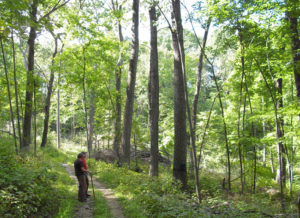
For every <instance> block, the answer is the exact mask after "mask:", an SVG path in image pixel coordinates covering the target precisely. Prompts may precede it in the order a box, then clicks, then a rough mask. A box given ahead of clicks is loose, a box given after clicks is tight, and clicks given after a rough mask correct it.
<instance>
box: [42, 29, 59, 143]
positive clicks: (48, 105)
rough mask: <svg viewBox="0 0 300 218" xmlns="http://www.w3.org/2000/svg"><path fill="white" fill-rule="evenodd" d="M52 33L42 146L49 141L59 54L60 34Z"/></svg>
mask: <svg viewBox="0 0 300 218" xmlns="http://www.w3.org/2000/svg"><path fill="white" fill-rule="evenodd" d="M50 33H51V35H52V36H53V38H54V52H53V55H52V65H51V72H50V80H49V84H48V90H47V97H46V102H45V118H44V129H43V136H42V143H41V147H45V146H46V143H47V135H48V126H49V124H48V123H49V115H50V108H51V96H52V87H53V81H54V65H55V57H56V54H57V40H58V36H55V35H54V33H53V32H52V31H50Z"/></svg>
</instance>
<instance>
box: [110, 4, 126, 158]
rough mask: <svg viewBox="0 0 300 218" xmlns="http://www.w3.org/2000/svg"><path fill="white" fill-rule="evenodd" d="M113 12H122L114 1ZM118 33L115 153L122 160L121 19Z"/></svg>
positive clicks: (122, 39)
mask: <svg viewBox="0 0 300 218" xmlns="http://www.w3.org/2000/svg"><path fill="white" fill-rule="evenodd" d="M112 5H113V10H119V11H121V10H122V8H121V6H119V5H118V1H116V2H114V1H113V0H112ZM118 32H119V42H120V49H119V52H120V54H119V60H118V64H117V65H118V68H117V70H116V71H115V88H116V110H115V137H114V142H113V143H114V144H113V146H114V152H115V153H116V155H117V157H118V159H119V160H120V144H121V116H122V106H121V102H122V99H121V79H122V65H123V58H122V53H121V44H122V42H123V41H124V38H123V33H122V24H121V21H120V19H118Z"/></svg>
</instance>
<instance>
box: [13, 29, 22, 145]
mask: <svg viewBox="0 0 300 218" xmlns="http://www.w3.org/2000/svg"><path fill="white" fill-rule="evenodd" d="M11 42H12V52H13V65H14V82H15V95H16V109H17V121H18V134H19V143H20V148H21V147H22V133H21V123H20V120H21V118H20V111H19V95H18V82H17V70H16V52H15V42H14V33H13V31H12V33H11Z"/></svg>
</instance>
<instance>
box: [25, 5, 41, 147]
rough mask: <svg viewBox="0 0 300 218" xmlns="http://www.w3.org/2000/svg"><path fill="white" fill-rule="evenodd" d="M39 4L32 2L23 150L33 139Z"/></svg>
mask: <svg viewBox="0 0 300 218" xmlns="http://www.w3.org/2000/svg"><path fill="white" fill-rule="evenodd" d="M37 6H38V0H33V3H32V4H31V11H30V17H31V21H32V24H31V26H30V33H29V39H28V50H29V52H28V70H27V83H26V97H25V115H24V121H23V139H22V140H23V141H22V148H21V149H22V150H28V149H29V145H30V141H31V118H32V95H33V83H34V78H33V74H34V47H35V39H36V23H37Z"/></svg>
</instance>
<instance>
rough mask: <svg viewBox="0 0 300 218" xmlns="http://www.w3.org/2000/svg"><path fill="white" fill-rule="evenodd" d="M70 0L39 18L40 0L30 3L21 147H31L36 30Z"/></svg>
mask: <svg viewBox="0 0 300 218" xmlns="http://www.w3.org/2000/svg"><path fill="white" fill-rule="evenodd" d="M69 1H70V0H66V1H65V2H63V3H61V4H59V3H60V1H58V3H56V4H54V6H53V7H52V8H51V9H50V10H49V11H48V12H46V13H45V14H44V15H43V16H41V17H40V18H39V19H37V14H38V6H39V3H40V2H39V1H38V0H33V2H32V4H31V5H30V13H29V14H30V32H29V38H28V42H27V43H28V51H29V52H28V58H27V61H28V68H27V84H26V97H25V115H24V122H23V141H22V146H23V147H22V148H21V149H26V150H27V149H29V145H30V141H31V118H32V96H33V83H34V79H33V75H34V53H35V39H36V31H37V27H38V25H39V24H40V23H41V21H43V20H44V19H46V18H49V16H50V15H51V14H52V13H54V12H55V11H56V10H58V9H59V8H61V7H63V6H64V5H66V4H67V3H68V2H69Z"/></svg>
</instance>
